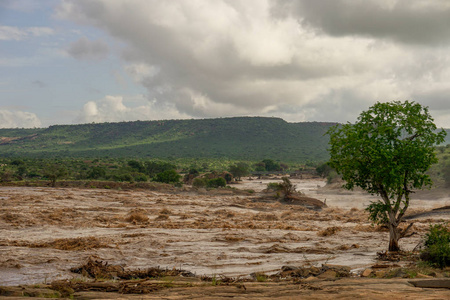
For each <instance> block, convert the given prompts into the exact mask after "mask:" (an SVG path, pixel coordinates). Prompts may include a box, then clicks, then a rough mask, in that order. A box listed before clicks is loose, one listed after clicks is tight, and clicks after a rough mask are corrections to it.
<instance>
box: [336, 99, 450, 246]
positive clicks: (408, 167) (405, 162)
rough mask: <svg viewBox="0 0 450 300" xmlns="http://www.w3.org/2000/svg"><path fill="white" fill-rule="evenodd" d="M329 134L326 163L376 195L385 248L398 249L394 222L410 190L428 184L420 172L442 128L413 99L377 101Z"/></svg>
mask: <svg viewBox="0 0 450 300" xmlns="http://www.w3.org/2000/svg"><path fill="white" fill-rule="evenodd" d="M328 134H329V135H330V142H329V143H330V146H331V148H330V149H329V152H330V156H331V159H330V162H329V165H330V166H331V167H333V168H335V169H336V170H337V172H338V173H339V174H341V175H342V178H343V179H344V180H345V181H346V184H345V188H347V189H352V188H353V187H354V186H359V187H361V188H362V189H364V190H366V191H367V192H369V193H371V194H377V195H380V196H381V198H382V201H383V203H384V204H385V205H386V206H385V208H386V210H387V211H386V212H387V214H388V218H389V223H388V225H389V229H390V242H389V250H390V251H398V250H399V247H398V240H399V239H400V238H401V237H402V236H403V235H404V234H406V232H399V230H398V225H399V224H400V222H401V221H402V219H403V216H404V214H405V212H406V210H407V208H408V206H409V195H410V193H411V191H412V189H420V188H423V187H425V186H430V185H431V180H430V178H429V176H428V175H427V174H426V173H425V172H426V171H427V170H428V169H429V167H430V166H431V165H432V164H433V163H436V162H437V159H436V154H435V145H436V144H440V143H442V142H443V141H444V137H445V131H443V130H441V131H439V132H436V125H435V124H434V123H433V119H432V118H431V116H430V115H429V113H428V108H427V107H422V106H421V105H420V104H418V103H415V102H409V101H405V102H399V101H393V102H388V103H379V102H378V103H376V104H375V105H373V106H372V107H370V108H369V110H367V111H365V112H362V113H361V115H360V116H359V117H358V121H357V122H356V123H355V124H350V123H348V124H344V125H342V126H334V127H332V128H330V130H329V131H328Z"/></svg>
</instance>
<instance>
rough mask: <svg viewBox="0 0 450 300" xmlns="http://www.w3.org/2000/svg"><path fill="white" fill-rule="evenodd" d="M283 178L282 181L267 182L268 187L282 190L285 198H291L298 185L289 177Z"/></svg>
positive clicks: (278, 190)
mask: <svg viewBox="0 0 450 300" xmlns="http://www.w3.org/2000/svg"><path fill="white" fill-rule="evenodd" d="M281 180H282V181H281V182H269V183H268V184H267V189H268V190H272V191H276V192H282V193H283V195H284V198H285V199H287V198H289V196H291V195H292V194H293V193H295V192H296V187H295V185H293V184H292V182H291V180H290V179H289V178H288V177H282V178H281Z"/></svg>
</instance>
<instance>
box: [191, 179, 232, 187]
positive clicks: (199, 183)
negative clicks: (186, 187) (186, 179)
mask: <svg viewBox="0 0 450 300" xmlns="http://www.w3.org/2000/svg"><path fill="white" fill-rule="evenodd" d="M192 185H193V186H195V187H198V188H219V187H226V186H227V181H226V180H225V178H222V177H217V178H211V179H209V178H205V177H201V178H200V177H198V178H195V179H194V181H193V183H192Z"/></svg>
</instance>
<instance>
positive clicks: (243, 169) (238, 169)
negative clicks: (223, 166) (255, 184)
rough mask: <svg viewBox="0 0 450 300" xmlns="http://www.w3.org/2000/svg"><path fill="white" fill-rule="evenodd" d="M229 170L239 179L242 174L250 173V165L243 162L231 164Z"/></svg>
mask: <svg viewBox="0 0 450 300" xmlns="http://www.w3.org/2000/svg"><path fill="white" fill-rule="evenodd" d="M228 170H229V171H230V173H231V174H233V176H234V177H235V178H237V180H241V177H242V176H247V175H248V174H250V171H249V166H248V165H247V164H246V163H243V162H239V163H237V164H235V165H232V166H230V167H229V169H228Z"/></svg>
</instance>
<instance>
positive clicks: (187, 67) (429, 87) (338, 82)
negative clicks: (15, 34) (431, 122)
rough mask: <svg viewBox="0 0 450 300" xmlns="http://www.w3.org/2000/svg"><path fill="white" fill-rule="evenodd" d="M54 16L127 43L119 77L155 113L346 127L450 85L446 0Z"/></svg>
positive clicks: (270, 0)
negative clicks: (140, 90) (138, 90)
mask: <svg viewBox="0 0 450 300" xmlns="http://www.w3.org/2000/svg"><path fill="white" fill-rule="evenodd" d="M319 2H320V3H319ZM56 15H57V17H59V18H63V19H69V20H72V21H75V22H79V23H82V24H84V25H90V26H95V27H97V28H100V29H102V30H104V31H105V32H107V33H108V34H110V35H111V36H112V37H114V38H117V39H119V40H121V41H122V42H124V43H125V44H126V46H127V49H126V50H125V51H124V52H123V54H122V59H123V60H124V62H125V64H124V65H125V71H126V72H127V73H128V74H129V75H130V76H131V77H132V78H133V79H134V80H135V81H136V82H138V83H140V84H142V85H143V86H144V87H146V88H147V91H148V98H149V99H152V101H153V102H151V103H150V104H149V105H150V106H149V108H148V107H147V106H144V107H145V108H146V109H147V108H148V109H149V113H148V114H147V115H148V116H156V118H159V117H158V114H157V113H155V110H159V109H162V108H167V107H169V108H170V111H171V114H175V115H176V114H177V113H178V114H179V115H182V116H193V117H216V116H223V115H229V116H231V115H270V116H284V117H286V118H287V119H289V120H291V121H295V120H299V121H300V120H301V121H306V120H311V121H314V120H319V121H340V122H345V121H347V120H355V119H356V116H357V115H358V114H359V112H360V111H361V110H364V109H367V108H368V107H369V106H370V105H372V104H373V103H374V102H376V101H389V100H406V99H414V100H417V101H419V102H420V101H422V102H423V103H427V104H429V105H430V107H431V106H433V105H435V104H434V103H436V102H435V101H437V100H434V99H438V96H440V97H441V98H442V96H443V95H445V94H444V93H445V91H448V90H450V23H449V22H450V21H449V20H450V4H448V1H442V0H436V1H432V2H429V1H424V0H408V1H406V0H367V1H366V0H364V1H363V0H355V1H350V0H323V1H309V0H303V1H290V0H278V1H277V0H246V1H226V0H217V1H208V0H192V1H182V0H172V1H159V0H145V1H144V0H135V1H127V0H115V1H108V0H77V1H74V0H65V1H63V2H62V4H61V5H60V6H59V8H58V9H57V12H56ZM411 28H412V29H411ZM81 52H82V51H81ZM425 92H426V93H425ZM431 95H432V96H431ZM422 97H426V99H423V98H422ZM95 104H96V105H97V109H98V112H99V113H98V114H99V116H103V114H102V113H100V112H101V111H102V108H101V103H100V102H98V103H97V102H96V103H95ZM442 105H443V106H444V108H445V109H450V108H449V106H450V104H448V102H446V103H445V104H442ZM112 107H113V104H112V103H109V104H108V108H109V109H110V110H111V111H112V115H114V114H116V117H118V116H122V117H123V116H125V112H128V113H127V114H126V115H127V116H130V115H132V113H131V112H130V110H131V111H132V110H133V108H131V107H127V106H125V109H124V110H120V109H119V108H118V107H116V109H112ZM104 110H105V111H106V110H107V109H104ZM150 111H151V113H150ZM447 116H448V114H447ZM101 118H104V117H101ZM444 119H445V116H443V117H440V120H444ZM449 120H450V116H449ZM446 126H450V124H447V125H446Z"/></svg>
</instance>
